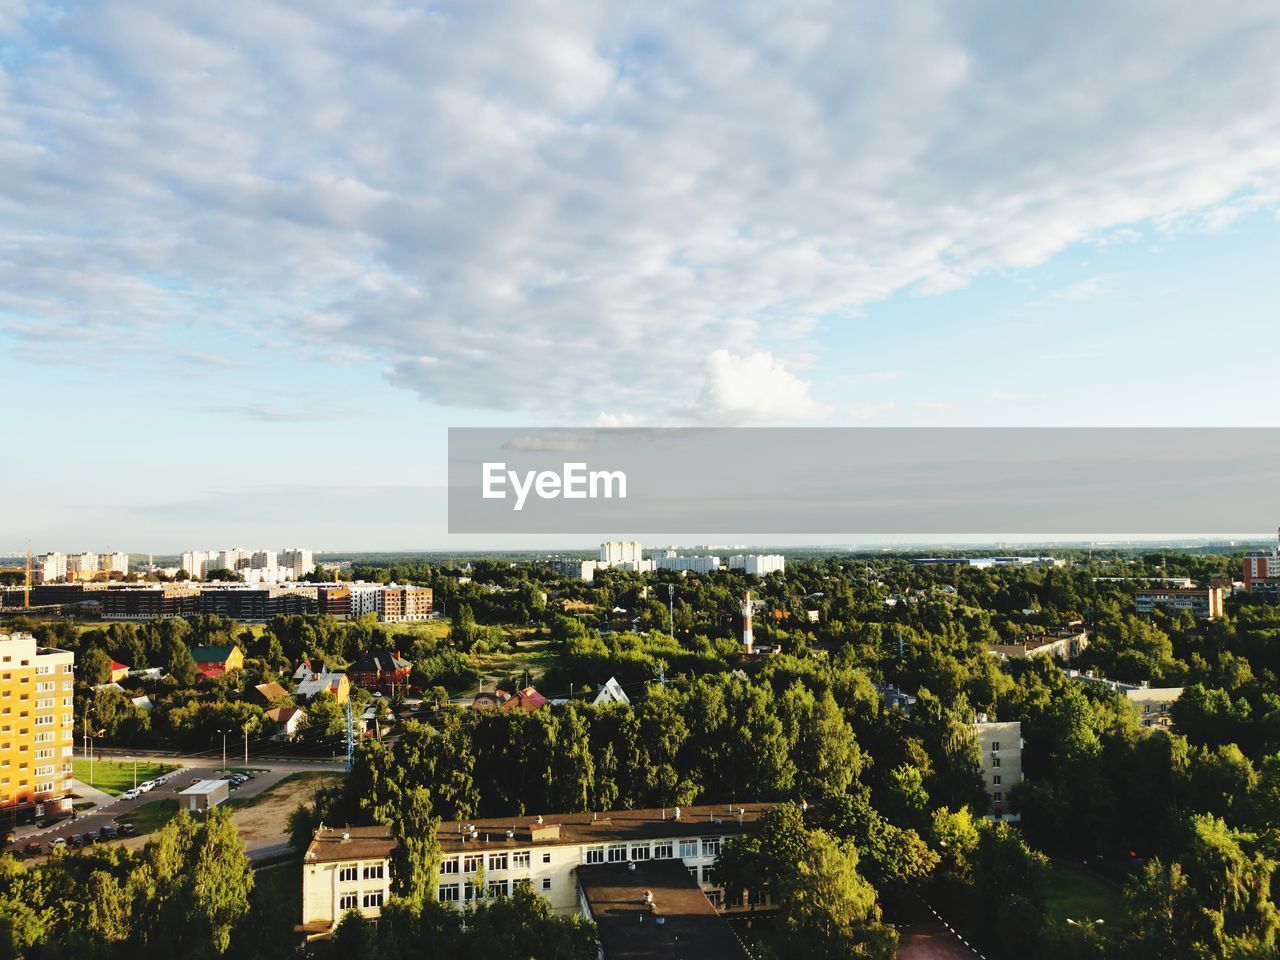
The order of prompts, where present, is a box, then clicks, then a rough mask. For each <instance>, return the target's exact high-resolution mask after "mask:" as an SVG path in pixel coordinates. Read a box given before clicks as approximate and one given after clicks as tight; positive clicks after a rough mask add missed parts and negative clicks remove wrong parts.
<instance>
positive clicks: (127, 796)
mask: <svg viewBox="0 0 1280 960" xmlns="http://www.w3.org/2000/svg"><path fill="white" fill-rule="evenodd" d="M120 796H121V798H122V799H124V800H137V799H138V797H140V796H142V794H141V793H139V792H138V791H137V790H126V791H125V792H124V793H122V794H120Z"/></svg>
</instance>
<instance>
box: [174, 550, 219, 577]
mask: <svg viewBox="0 0 1280 960" xmlns="http://www.w3.org/2000/svg"><path fill="white" fill-rule="evenodd" d="M212 556H213V555H212V554H211V553H209V552H208V551H207V550H188V551H187V552H186V553H184V554H183V555H182V563H181V567H182V569H183V570H185V571H187V573H189V574H191V576H193V577H195V578H196V579H197V580H203V579H204V578H205V576H206V575H207V574H208V573H209V560H210V559H211V558H212Z"/></svg>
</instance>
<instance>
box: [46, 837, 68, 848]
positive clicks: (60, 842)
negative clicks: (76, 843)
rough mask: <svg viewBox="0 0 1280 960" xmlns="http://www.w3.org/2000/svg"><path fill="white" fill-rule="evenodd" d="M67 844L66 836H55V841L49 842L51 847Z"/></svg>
mask: <svg viewBox="0 0 1280 960" xmlns="http://www.w3.org/2000/svg"><path fill="white" fill-rule="evenodd" d="M66 845H67V838H66V837H54V838H53V843H51V844H49V846H51V847H65V846H66Z"/></svg>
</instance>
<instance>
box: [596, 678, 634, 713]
mask: <svg viewBox="0 0 1280 960" xmlns="http://www.w3.org/2000/svg"><path fill="white" fill-rule="evenodd" d="M630 702H631V698H630V697H628V696H627V692H626V691H625V690H623V689H622V684H620V683H619V682H618V678H617V677H610V678H609V679H608V680H606V681H605V682H604V683H602V684H601V685H600V691H599V692H598V693H597V694H596V698H595V699H594V700H592V701H591V705H592V706H595V707H598V706H600V704H602V703H623V704H629V703H630Z"/></svg>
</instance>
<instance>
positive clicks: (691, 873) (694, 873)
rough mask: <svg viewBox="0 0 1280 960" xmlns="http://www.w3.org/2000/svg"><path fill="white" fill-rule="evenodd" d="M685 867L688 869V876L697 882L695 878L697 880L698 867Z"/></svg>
mask: <svg viewBox="0 0 1280 960" xmlns="http://www.w3.org/2000/svg"><path fill="white" fill-rule="evenodd" d="M686 869H687V870H688V871H689V876H691V877H693V879H694V882H695V883H696V882H697V880H698V868H697V867H687V868H686Z"/></svg>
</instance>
